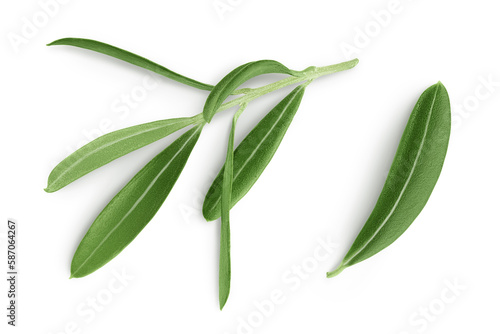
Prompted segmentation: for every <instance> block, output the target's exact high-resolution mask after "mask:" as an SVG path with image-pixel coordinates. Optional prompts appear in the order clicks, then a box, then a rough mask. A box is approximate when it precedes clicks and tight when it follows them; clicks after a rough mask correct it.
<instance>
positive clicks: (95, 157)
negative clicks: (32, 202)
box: [45, 116, 198, 193]
mask: <svg viewBox="0 0 500 334" xmlns="http://www.w3.org/2000/svg"><path fill="white" fill-rule="evenodd" d="M197 120H198V118H196V116H195V117H189V118H188V117H186V118H174V119H167V120H162V121H156V122H151V123H146V124H141V125H136V126H132V127H129V128H125V129H122V130H118V131H114V132H111V133H108V134H106V135H104V136H101V137H99V138H97V139H95V140H93V141H92V142H90V143H88V144H87V145H85V146H83V147H81V148H80V149H78V150H77V151H75V152H74V153H72V154H71V155H69V156H68V157H67V158H66V159H64V160H63V161H61V162H60V163H59V164H58V165H57V166H56V167H55V168H54V169H53V170H52V172H51V173H50V175H49V180H48V185H47V188H46V189H45V191H46V192H49V193H51V192H54V191H57V190H59V189H61V188H63V187H65V186H67V185H68V184H70V183H71V182H73V181H75V180H77V179H79V178H80V177H82V176H84V175H86V174H88V173H90V172H91V171H93V170H95V169H97V168H99V167H102V166H104V165H105V164H107V163H109V162H111V161H113V160H115V159H117V158H119V157H121V156H123V155H125V154H128V153H130V152H132V151H135V150H137V149H139V148H141V147H143V146H146V145H148V144H151V143H152V142H154V141H157V140H159V139H161V138H163V137H166V136H168V135H170V134H171V133H173V132H175V131H177V130H180V129H182V128H184V127H186V126H188V125H192V124H194V123H196V122H197Z"/></svg>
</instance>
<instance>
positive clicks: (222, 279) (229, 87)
mask: <svg viewBox="0 0 500 334" xmlns="http://www.w3.org/2000/svg"><path fill="white" fill-rule="evenodd" d="M49 45H70V46H75V47H79V48H84V49H88V50H92V51H95V52H99V53H102V54H106V55H109V56H112V57H114V58H118V59H120V60H123V61H126V62H128V63H131V64H134V65H137V66H140V67H142V68H145V69H148V70H150V71H153V72H155V73H158V74H160V75H163V76H165V77H167V78H170V79H173V80H175V81H178V82H180V83H183V84H186V85H188V86H191V87H194V88H198V89H203V90H208V91H210V94H209V95H208V97H207V100H206V102H205V105H204V107H203V112H202V113H200V114H198V115H196V116H194V117H186V118H176V119H167V120H160V121H156V122H151V123H146V124H141V125H137V126H132V127H129V128H126V129H122V130H118V131H115V132H112V133H109V134H106V135H104V136H102V137H100V138H97V139H96V140H94V141H92V142H91V143H89V144H87V145H85V146H83V147H82V148H80V149H78V150H77V151H75V152H74V153H72V154H71V155H70V156H68V157H67V158H66V159H64V160H63V161H62V162H61V163H59V164H58V165H57V166H56V167H55V168H54V169H53V171H52V172H51V173H50V175H49V179H48V185H47V188H46V189H45V190H46V191H47V192H54V191H57V190H59V189H61V188H63V187H65V186H67V185H68V184H70V183H71V182H73V181H75V180H77V179H79V178H80V177H82V176H84V175H86V174H87V173H90V172H91V171H93V170H95V169H97V168H99V167H101V166H103V165H105V164H107V163H109V162H111V161H113V160H115V159H117V158H119V157H121V156H123V155H125V154H127V153H130V152H132V151H134V150H137V149H139V148H141V147H143V146H146V145H148V144H150V143H152V142H154V141H157V140H159V139H161V138H163V137H165V136H168V135H170V134H172V133H174V132H176V131H178V130H180V129H183V128H186V127H191V129H190V130H188V131H186V132H185V133H184V134H182V135H181V136H180V137H179V138H178V139H177V140H175V141H174V142H173V143H172V144H170V145H169V146H168V147H167V148H165V149H164V150H163V151H162V152H161V153H160V154H158V155H157V156H156V157H154V158H153V159H152V160H151V161H150V162H149V163H148V164H146V165H145V166H144V167H143V168H142V169H141V170H140V171H139V172H138V173H137V174H136V175H135V176H134V177H133V178H132V179H131V180H130V181H129V182H128V183H127V185H125V187H123V189H122V190H120V192H118V194H117V195H116V196H115V197H114V198H113V199H112V200H111V201H110V202H109V204H108V205H107V206H106V207H105V208H104V209H103V210H102V212H101V213H100V214H99V215H98V216H97V218H96V219H95V221H94V222H93V224H92V225H91V227H90V228H89V230H88V231H87V233H86V235H85V236H84V237H83V239H82V241H81V242H80V245H79V246H78V248H77V250H76V252H75V254H74V256H73V260H72V263H71V277H83V276H86V275H89V274H90V273H92V272H94V271H96V270H97V269H99V268H101V267H102V266H104V265H105V264H106V263H107V262H109V261H110V260H111V259H113V258H114V257H115V256H117V255H118V254H119V253H120V252H121V251H122V250H123V249H124V248H125V247H126V246H127V245H128V244H129V243H130V242H132V240H133V239H134V238H135V237H136V236H137V235H138V234H139V233H140V232H141V230H142V229H143V228H144V227H145V226H146V225H147V224H148V223H149V222H150V221H151V219H152V218H153V216H154V215H155V214H156V212H157V211H158V210H159V209H160V207H161V205H162V204H163V202H164V201H165V199H166V198H167V196H168V194H169V193H170V191H171V189H172V188H173V186H174V184H175V182H176V181H177V179H178V177H179V175H180V173H181V172H182V170H183V168H184V166H185V164H186V162H187V160H188V158H189V155H190V154H191V151H192V150H193V148H194V146H195V144H196V142H197V141H198V139H199V137H200V134H201V132H202V130H203V128H204V126H205V125H206V124H207V123H210V121H211V120H212V118H213V117H214V115H215V114H216V113H217V112H220V111H222V110H226V109H229V108H231V107H233V106H239V109H238V110H237V111H236V113H235V115H234V118H233V121H232V125H231V133H230V136H229V141H228V147H227V156H226V161H225V163H224V165H223V166H222V168H221V171H220V173H219V174H218V176H217V177H216V179H215V180H214V182H213V184H212V186H211V187H210V190H209V191H208V193H207V195H206V198H205V202H204V204H203V215H204V217H205V218H206V219H207V220H208V221H211V220H215V219H218V218H219V217H220V218H221V241H220V263H219V267H220V275H219V287H220V289H219V296H220V298H219V301H220V307H221V309H222V307H223V306H224V305H225V303H226V301H227V298H228V296H229V290H230V280H231V261H230V227H229V211H230V209H231V208H232V207H233V206H234V205H235V204H236V203H237V202H238V201H239V200H240V199H241V198H242V197H243V196H244V195H245V194H246V193H247V192H248V191H249V190H250V188H251V187H252V186H253V184H254V183H255V182H256V181H257V179H258V178H259V176H260V175H261V174H262V172H263V171H264V169H265V168H266V166H267V164H268V163H269V162H270V161H271V159H272V157H273V155H274V153H275V152H276V150H277V149H278V146H279V145H280V143H281V140H282V139H283V137H284V135H285V132H286V131H287V129H288V127H289V125H290V123H291V122H292V119H293V117H294V115H295V113H296V112H297V110H298V108H299V105H300V102H301V100H302V96H303V95H304V90H305V88H306V87H307V85H308V84H309V83H310V82H311V81H312V80H314V79H316V78H317V77H320V76H322V75H326V74H330V73H335V72H339V71H343V70H347V69H350V68H352V67H354V66H356V64H357V63H358V61H357V59H355V60H352V61H349V62H344V63H341V64H337V65H331V66H326V67H322V68H316V67H309V68H307V69H305V70H303V71H294V70H291V69H289V68H287V67H286V66H284V65H283V64H281V63H279V62H277V61H274V60H259V61H254V62H250V63H247V64H243V65H241V66H239V67H237V68H235V69H234V70H232V71H231V72H230V73H228V74H227V75H226V76H224V77H223V78H222V80H220V81H219V83H218V84H217V85H215V86H212V85H208V84H205V83H202V82H199V81H196V80H193V79H190V78H187V77H185V76H183V75H180V74H178V73H175V72H173V71H171V70H169V69H167V68H165V67H163V66H161V65H158V64H156V63H154V62H152V61H150V60H148V59H145V58H143V57H140V56H138V55H136V54H133V53H131V52H128V51H125V50H122V49H120V48H117V47H114V46H111V45H109V44H105V43H102V42H98V41H94V40H89V39H80V38H64V39H60V40H57V41H55V42H53V43H51V44H49ZM268 73H280V74H286V75H288V77H287V78H286V79H283V80H280V81H277V82H274V83H272V84H269V85H267V86H263V87H259V88H255V89H249V88H247V89H241V90H238V87H240V86H241V85H242V84H243V83H245V82H247V81H248V80H250V79H252V78H254V77H256V76H259V75H263V74H268ZM294 84H298V86H297V87H296V88H295V89H294V90H293V91H292V92H291V93H290V94H288V95H287V96H286V97H285V98H284V99H283V100H282V101H281V102H280V103H279V104H278V105H276V106H275V107H274V108H273V109H272V110H271V111H270V112H269V113H268V114H267V115H266V116H265V117H264V118H263V119H262V120H261V121H260V122H259V123H258V124H257V125H256V126H255V128H254V129H253V130H252V131H251V132H250V133H249V134H248V135H247V136H246V137H245V139H244V140H243V141H242V142H241V143H240V145H238V147H237V148H236V150H234V133H235V128H236V122H237V120H238V117H239V115H240V114H241V113H242V112H243V111H244V110H245V107H246V106H247V104H248V103H249V102H250V101H252V100H253V99H255V98H257V97H259V96H262V95H264V94H267V93H269V92H272V91H274V90H277V89H280V88H282V87H286V86H289V85H294ZM230 95H242V96H241V97H239V98H236V99H233V100H231V101H230V102H226V103H224V102H225V101H226V99H227V98H228V97H229V96H230Z"/></svg>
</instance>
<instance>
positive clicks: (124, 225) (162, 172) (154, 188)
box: [71, 125, 203, 277]
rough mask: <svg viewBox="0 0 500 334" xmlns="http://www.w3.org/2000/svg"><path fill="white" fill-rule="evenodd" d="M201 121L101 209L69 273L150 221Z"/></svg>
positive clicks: (98, 262) (100, 258) (102, 256)
mask: <svg viewBox="0 0 500 334" xmlns="http://www.w3.org/2000/svg"><path fill="white" fill-rule="evenodd" d="M202 129H203V125H197V126H195V127H194V128H192V129H190V130H189V131H187V132H186V133H184V134H183V135H182V136H180V137H179V138H178V139H177V140H175V141H174V142H173V143H172V144H171V145H169V146H168V147H167V148H166V149H165V150H163V151H162V152H161V153H160V154H158V155H157V156H156V157H154V158H153V159H152V160H151V161H150V162H149V163H148V164H147V165H146V166H144V168H142V169H141V170H140V171H139V172H138V173H137V174H136V175H135V176H134V177H133V178H132V179H131V180H130V182H129V183H127V185H126V186H125V187H124V188H123V189H122V190H120V192H119V193H118V194H117V195H116V196H115V197H114V198H113V199H112V200H111V201H110V202H109V203H108V205H107V206H106V207H105V208H104V210H102V211H101V213H100V214H99V216H98V217H97V218H96V220H95V221H94V223H93V224H92V226H90V228H89V230H88V231H87V234H85V236H84V237H83V239H82V241H81V242H80V245H79V246H78V248H77V250H76V252H75V255H74V256H73V261H72V263H71V277H83V276H86V275H88V274H90V273H92V272H94V271H96V270H97V269H99V268H101V267H102V266H103V265H105V264H106V263H108V262H109V261H110V260H111V259H113V258H114V257H115V256H117V255H118V254H119V253H120V252H121V251H122V250H123V249H124V248H125V247H126V246H127V245H128V244H129V243H131V242H132V240H134V238H135V237H136V236H137V235H138V234H139V232H141V230H142V229H143V228H144V227H145V226H146V225H147V224H148V223H149V221H150V220H151V219H152V218H153V216H154V215H155V214H156V212H157V211H158V210H159V209H160V207H161V205H162V204H163V202H164V201H165V199H166V198H167V196H168V194H169V193H170V190H172V187H173V186H174V184H175V182H176V181H177V179H178V178H179V175H180V173H181V172H182V170H183V168H184V166H185V164H186V161H187V159H188V158H189V155H190V154H191V151H192V150H193V148H194V145H195V144H196V142H197V141H198V138H199V136H200V133H201V130H202Z"/></svg>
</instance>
